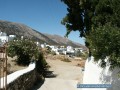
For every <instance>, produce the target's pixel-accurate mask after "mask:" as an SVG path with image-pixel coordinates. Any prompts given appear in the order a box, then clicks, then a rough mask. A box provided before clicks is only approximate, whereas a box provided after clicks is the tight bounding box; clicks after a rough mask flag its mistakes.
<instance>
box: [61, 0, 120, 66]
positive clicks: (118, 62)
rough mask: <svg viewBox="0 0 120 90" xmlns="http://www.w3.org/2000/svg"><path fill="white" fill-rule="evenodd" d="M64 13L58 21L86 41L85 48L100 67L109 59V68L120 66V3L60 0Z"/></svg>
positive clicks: (116, 1) (99, 0)
mask: <svg viewBox="0 0 120 90" xmlns="http://www.w3.org/2000/svg"><path fill="white" fill-rule="evenodd" d="M61 1H62V2H63V3H65V4H66V5H67V11H68V13H67V14H66V16H65V17H64V18H63V20H62V21H61V22H62V24H63V25H65V27H66V28H67V35H68V34H69V33H70V32H71V31H76V30H77V31H79V32H80V36H81V37H85V38H86V42H85V43H86V46H87V47H88V48H89V50H90V52H91V54H92V55H93V56H94V57H95V59H96V60H97V61H98V60H100V61H101V66H103V67H104V66H105V65H106V63H105V61H104V59H105V58H109V60H108V61H109V62H110V64H111V67H112V68H114V67H120V43H119V41H120V40H119V39H120V37H119V36H120V0H61Z"/></svg>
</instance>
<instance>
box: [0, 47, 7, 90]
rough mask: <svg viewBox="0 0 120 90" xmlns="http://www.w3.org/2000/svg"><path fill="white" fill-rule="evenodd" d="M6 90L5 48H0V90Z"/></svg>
mask: <svg viewBox="0 0 120 90" xmlns="http://www.w3.org/2000/svg"><path fill="white" fill-rule="evenodd" d="M1 88H2V90H7V52H6V46H3V47H0V90H1Z"/></svg>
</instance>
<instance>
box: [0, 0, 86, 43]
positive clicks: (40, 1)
mask: <svg viewBox="0 0 120 90" xmlns="http://www.w3.org/2000/svg"><path fill="white" fill-rule="evenodd" d="M66 14H67V6H66V5H65V4H64V3H62V2H61V0H0V20H7V21H11V22H18V23H22V24H25V25H27V26H29V27H31V28H33V29H35V30H37V31H39V32H41V33H48V34H52V35H54V34H57V35H60V36H64V35H65V34H66V28H65V26H64V25H62V24H61V20H62V18H63V17H64V16H65V15H66ZM68 38H69V39H70V40H72V41H74V42H78V43H81V44H83V45H84V39H83V38H80V37H79V32H78V31H76V32H72V33H71V34H70V35H69V36H68Z"/></svg>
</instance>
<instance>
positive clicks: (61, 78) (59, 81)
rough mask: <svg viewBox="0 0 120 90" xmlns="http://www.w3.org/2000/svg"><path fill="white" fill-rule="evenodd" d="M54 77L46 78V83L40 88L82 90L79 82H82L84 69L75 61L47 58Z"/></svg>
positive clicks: (41, 89) (48, 89) (47, 89)
mask: <svg viewBox="0 0 120 90" xmlns="http://www.w3.org/2000/svg"><path fill="white" fill-rule="evenodd" d="M47 62H48V63H49V65H50V66H51V68H50V71H53V74H55V75H56V77H54V78H45V82H44V84H43V85H42V86H41V87H40V88H39V89H38V90H81V89H77V83H81V82H82V71H81V68H80V67H77V66H75V65H74V64H73V63H69V62H63V61H60V60H47Z"/></svg>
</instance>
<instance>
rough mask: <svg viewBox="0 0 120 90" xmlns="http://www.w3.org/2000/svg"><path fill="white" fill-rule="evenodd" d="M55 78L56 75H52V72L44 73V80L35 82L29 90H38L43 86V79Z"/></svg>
mask: <svg viewBox="0 0 120 90" xmlns="http://www.w3.org/2000/svg"><path fill="white" fill-rule="evenodd" d="M56 76H57V75H56V74H53V71H45V72H44V79H41V80H39V81H37V82H36V83H35V85H34V86H33V88H32V89H31V90H38V89H39V88H40V87H41V86H42V85H43V84H44V82H45V78H54V77H56Z"/></svg>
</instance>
